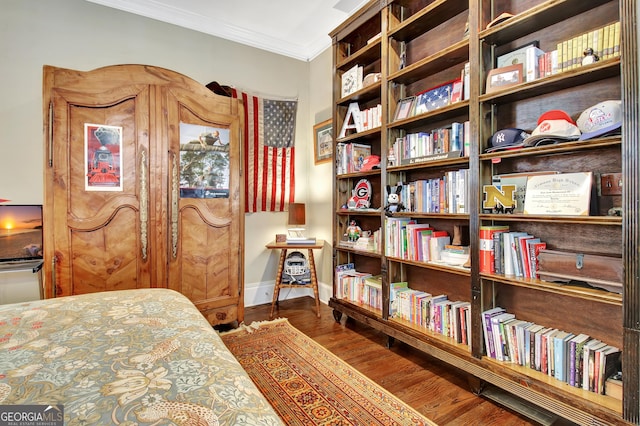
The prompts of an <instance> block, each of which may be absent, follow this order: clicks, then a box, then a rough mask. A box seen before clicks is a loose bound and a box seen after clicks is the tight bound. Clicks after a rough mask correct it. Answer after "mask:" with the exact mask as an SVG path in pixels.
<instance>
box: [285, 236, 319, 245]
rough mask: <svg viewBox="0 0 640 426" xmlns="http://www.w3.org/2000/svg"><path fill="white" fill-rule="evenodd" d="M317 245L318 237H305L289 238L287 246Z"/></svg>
mask: <svg viewBox="0 0 640 426" xmlns="http://www.w3.org/2000/svg"><path fill="white" fill-rule="evenodd" d="M315 243H316V237H305V238H287V244H292V245H293V244H309V245H313V244H315Z"/></svg>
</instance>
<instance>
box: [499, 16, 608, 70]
mask: <svg viewBox="0 0 640 426" xmlns="http://www.w3.org/2000/svg"><path fill="white" fill-rule="evenodd" d="M587 49H591V50H592V54H591V55H587V54H585V51H586V50H587ZM619 55H620V22H614V23H611V24H609V25H605V26H604V27H602V28H598V29H595V30H592V31H588V32H586V33H583V34H579V35H577V36H575V37H571V38H569V39H566V40H562V41H560V42H558V43H557V44H556V49H554V50H551V51H546V52H545V51H544V50H542V49H540V48H539V47H538V45H537V42H534V43H531V44H529V45H527V46H524V47H521V48H519V49H516V50H514V51H511V52H508V53H506V54H504V55H501V56H499V57H498V58H497V67H498V68H500V67H504V66H508V65H512V64H515V63H522V64H523V68H524V69H523V74H524V76H523V81H533V80H536V79H538V78H542V77H547V76H550V75H553V74H557V73H561V72H564V71H569V70H572V69H575V68H578V67H581V66H583V65H587V64H590V63H593V62H595V61H598V60H604V59H609V58H613V57H616V56H619Z"/></svg>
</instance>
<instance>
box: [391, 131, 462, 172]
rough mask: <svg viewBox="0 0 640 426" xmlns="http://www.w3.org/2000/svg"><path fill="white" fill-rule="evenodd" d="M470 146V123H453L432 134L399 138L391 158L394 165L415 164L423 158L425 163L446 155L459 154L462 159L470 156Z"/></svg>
mask: <svg viewBox="0 0 640 426" xmlns="http://www.w3.org/2000/svg"><path fill="white" fill-rule="evenodd" d="M469 144H470V128H469V121H465V122H463V123H459V122H453V123H451V125H449V126H447V127H441V128H437V129H433V130H431V131H430V132H418V133H409V134H407V135H405V136H404V137H401V138H397V139H396V141H395V142H394V143H393V146H392V147H391V150H390V152H389V156H390V157H391V158H393V159H395V163H396V164H392V165H400V164H413V163H416V161H415V160H416V159H419V158H423V157H424V160H425V161H428V160H433V159H438V158H440V156H441V154H445V153H457V156H458V157H462V156H465V155H468V153H469ZM429 157H433V158H429ZM412 160H413V161H412Z"/></svg>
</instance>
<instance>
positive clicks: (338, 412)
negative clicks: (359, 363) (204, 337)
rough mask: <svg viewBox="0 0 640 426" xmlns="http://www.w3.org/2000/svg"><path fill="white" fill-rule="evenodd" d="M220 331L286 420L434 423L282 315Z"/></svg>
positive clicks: (306, 422)
mask: <svg viewBox="0 0 640 426" xmlns="http://www.w3.org/2000/svg"><path fill="white" fill-rule="evenodd" d="M220 335H221V337H222V340H223V341H224V343H225V344H226V345H227V347H228V348H229V350H231V352H232V353H233V354H234V355H235V356H236V358H237V359H238V361H240V364H242V366H243V367H244V369H245V370H246V371H247V373H248V374H249V376H250V377H251V379H252V380H253V381H254V382H255V384H256V386H257V387H258V389H260V391H261V392H262V393H263V394H264V396H265V397H266V399H267V400H268V401H269V402H270V403H271V405H272V406H273V408H274V409H275V411H276V412H277V413H278V415H279V416H280V417H281V418H282V420H283V421H284V423H286V424H287V425H310V426H311V425H322V426H329V425H331V426H337V425H340V426H348V425H354V426H355V425H358V426H364V425H367V426H369V425H384V426H386V425H402V426H409V425H435V423H433V422H432V421H430V420H428V419H427V418H425V417H423V416H422V415H421V414H420V413H418V412H417V411H415V410H414V409H413V408H411V407H409V406H408V405H407V404H405V403H404V402H402V401H401V400H400V399H398V398H397V397H395V396H394V395H393V394H391V393H389V392H387V391H386V390H385V389H383V388H382V387H381V386H379V385H378V384H377V383H375V382H373V381H372V380H371V379H369V378H367V377H366V376H364V375H363V374H362V373H360V372H358V371H357V370H355V369H354V368H352V367H351V366H349V365H348V364H347V363H345V362H344V361H342V360H341V359H340V358H338V357H337V356H335V355H334V354H332V353H331V352H329V351H328V350H326V349H325V348H323V347H322V346H321V345H320V344H318V343H316V342H315V341H313V340H312V339H310V338H309V337H307V336H306V335H305V334H303V333H302V332H300V331H299V330H297V329H296V328H294V327H293V326H292V325H291V324H289V321H287V319H284V318H281V319H277V320H274V321H263V322H257V323H256V322H254V323H252V324H251V325H249V326H246V325H242V326H241V327H240V328H238V329H235V330H231V331H228V332H224V333H220Z"/></svg>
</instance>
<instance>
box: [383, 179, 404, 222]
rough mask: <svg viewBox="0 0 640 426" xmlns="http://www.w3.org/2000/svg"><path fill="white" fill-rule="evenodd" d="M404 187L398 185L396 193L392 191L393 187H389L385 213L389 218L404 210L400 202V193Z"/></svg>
mask: <svg viewBox="0 0 640 426" xmlns="http://www.w3.org/2000/svg"><path fill="white" fill-rule="evenodd" d="M401 192H402V185H397V186H396V190H395V191H391V186H389V185H387V205H386V206H385V208H384V212H385V214H386V215H387V216H393V214H394V213H397V212H401V211H403V210H404V205H403V204H402V203H401V202H400V193H401Z"/></svg>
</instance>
